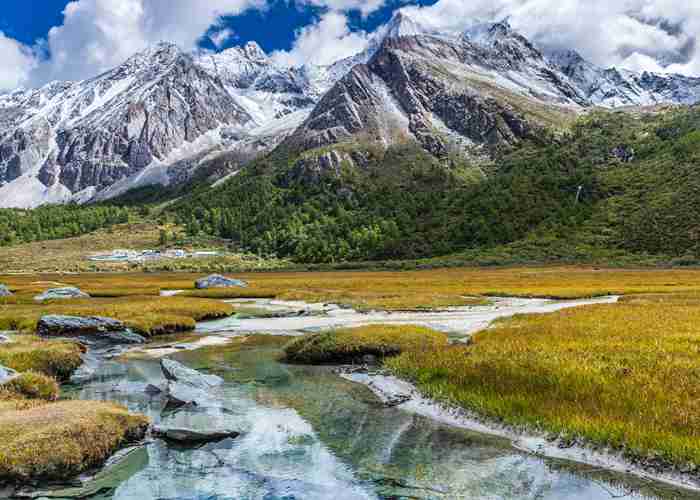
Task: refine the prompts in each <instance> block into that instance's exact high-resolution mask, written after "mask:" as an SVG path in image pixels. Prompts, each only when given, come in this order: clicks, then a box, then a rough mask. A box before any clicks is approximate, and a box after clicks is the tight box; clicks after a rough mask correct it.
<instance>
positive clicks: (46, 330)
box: [37, 315, 146, 344]
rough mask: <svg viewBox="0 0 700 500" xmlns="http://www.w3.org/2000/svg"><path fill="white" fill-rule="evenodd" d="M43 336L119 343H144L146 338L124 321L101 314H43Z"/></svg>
mask: <svg viewBox="0 0 700 500" xmlns="http://www.w3.org/2000/svg"><path fill="white" fill-rule="evenodd" d="M37 334H38V335H41V336H43V337H91V336H94V337H97V339H99V340H103V341H107V342H112V343H117V344H144V343H145V342H146V339H145V338H143V337H142V336H141V335H137V334H135V333H133V332H132V331H131V330H129V329H128V328H127V327H126V325H124V323H122V322H121V321H119V320H116V319H112V318H102V317H99V316H88V317H84V318H83V317H79V316H59V315H47V316H43V317H42V318H41V319H40V320H39V322H38V324H37Z"/></svg>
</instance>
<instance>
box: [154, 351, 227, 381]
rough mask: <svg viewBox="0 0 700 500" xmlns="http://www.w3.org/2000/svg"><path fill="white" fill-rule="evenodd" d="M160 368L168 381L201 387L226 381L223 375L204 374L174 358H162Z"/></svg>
mask: <svg viewBox="0 0 700 500" xmlns="http://www.w3.org/2000/svg"><path fill="white" fill-rule="evenodd" d="M160 369H161V371H162V372H163V375H164V376H165V378H166V379H167V380H168V381H170V382H179V383H182V384H186V385H190V386H193V387H197V388H200V389H209V388H211V387H216V386H218V385H221V384H222V383H223V382H224V381H223V379H222V378H221V377H217V376H216V375H204V374H202V373H199V372H198V371H197V370H193V369H192V368H187V367H186V366H184V365H182V364H180V363H178V362H177V361H173V360H172V359H167V358H163V359H161V360H160Z"/></svg>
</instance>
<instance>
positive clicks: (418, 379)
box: [0, 267, 700, 477]
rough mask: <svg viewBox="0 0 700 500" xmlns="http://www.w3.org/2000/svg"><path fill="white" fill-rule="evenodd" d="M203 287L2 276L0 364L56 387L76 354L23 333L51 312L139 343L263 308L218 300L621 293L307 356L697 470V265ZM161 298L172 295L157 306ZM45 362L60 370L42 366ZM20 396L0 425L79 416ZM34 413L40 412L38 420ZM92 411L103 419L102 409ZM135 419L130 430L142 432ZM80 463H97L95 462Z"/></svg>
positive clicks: (155, 276) (369, 305)
mask: <svg viewBox="0 0 700 500" xmlns="http://www.w3.org/2000/svg"><path fill="white" fill-rule="evenodd" d="M199 277H201V275H200V274H186V273H111V274H108V273H102V274H97V273H95V274H45V275H37V274H22V275H5V276H1V275H0V283H2V284H5V285H7V286H8V288H9V289H10V290H11V291H12V292H13V293H14V295H12V296H11V297H8V298H4V299H0V330H13V331H15V333H14V334H13V338H14V339H15V344H14V345H13V344H12V343H10V344H6V345H4V346H3V345H0V364H2V365H5V366H7V367H9V368H14V369H17V370H19V371H22V372H27V371H32V372H40V373H43V374H44V375H48V376H52V377H56V378H58V379H60V380H65V379H66V373H64V372H63V371H61V372H60V377H59V376H58V375H59V372H57V368H56V367H57V366H63V365H65V364H68V365H71V366H73V367H75V363H74V361H72V359H73V358H74V357H75V353H73V352H72V351H71V347H70V345H68V346H67V345H66V344H65V343H61V342H56V341H46V340H41V339H39V338H37V337H34V336H33V334H34V333H35V330H36V322H37V320H38V319H39V318H40V317H41V316H42V315H44V314H50V313H53V314H69V315H79V316H92V315H98V316H109V317H113V318H117V319H120V320H123V321H125V322H126V323H127V324H128V325H129V326H131V327H132V328H134V329H135V330H136V331H139V332H140V333H142V334H144V335H145V336H149V335H152V334H157V333H171V332H178V331H186V330H190V329H192V328H194V326H195V323H196V322H197V321H200V320H202V319H205V318H216V317H224V316H228V315H230V314H232V313H239V314H242V315H247V316H253V317H264V315H265V314H266V312H265V311H261V310H256V309H255V308H253V307H251V306H250V305H246V304H245V303H241V302H240V301H238V302H236V303H224V302H222V300H225V299H244V298H262V299H277V300H288V301H289V300H293V301H303V302H304V303H321V304H328V303H335V304H340V305H341V306H345V307H352V308H355V309H357V310H359V311H361V312H368V311H389V312H391V311H394V312H398V311H423V312H425V311H438V310H449V309H450V308H454V307H465V306H479V307H481V306H484V305H485V304H488V303H490V302H491V301H492V300H493V297H539V298H550V299H578V298H590V297H604V296H610V295H619V296H623V298H622V299H621V300H620V302H619V303H618V304H595V305H586V306H582V307H578V308H575V309H569V310H565V311H558V312H552V313H548V314H541V315H534V316H515V317H512V318H509V319H502V320H498V321H497V322H496V323H495V325H494V326H493V327H492V328H489V329H487V330H484V331H482V332H481V333H478V334H477V335H475V336H474V337H473V338H472V340H471V342H470V343H469V344H457V345H453V344H450V345H448V344H445V343H444V342H442V341H438V342H433V341H431V342H427V343H426V342H421V341H414V340H412V341H411V342H405V343H401V342H399V344H398V346H397V345H395V344H394V341H393V340H392V338H393V337H392V336H393V335H398V336H399V337H400V336H401V331H403V330H402V329H405V331H406V332H407V335H409V334H410V335H411V337H410V338H412V339H413V338H414V336H415V335H418V336H420V335H422V334H423V332H422V331H418V332H416V331H414V330H415V327H411V326H410V325H403V326H394V327H392V329H391V330H390V331H387V330H386V329H385V330H381V329H380V330H377V336H376V338H374V335H373V330H372V329H371V328H370V329H369V330H368V329H366V328H365V329H363V330H362V331H361V336H360V337H358V338H355V336H354V335H353V333H352V330H350V331H349V333H348V331H345V332H344V333H343V335H344V336H343V337H342V338H339V339H330V340H329V338H327V337H324V338H323V343H322V344H318V345H322V346H323V348H322V350H321V354H320V357H319V356H316V355H314V356H312V357H311V358H309V359H313V360H315V361H318V360H319V359H320V360H323V357H324V356H326V355H327V353H328V352H331V351H327V350H326V349H341V350H343V349H344V350H346V347H344V346H347V345H351V349H350V351H351V352H352V353H354V355H360V356H361V355H362V354H363V351H362V349H363V347H362V346H363V345H364V344H369V345H370V346H371V349H370V350H369V351H368V353H369V354H372V355H376V354H377V353H378V352H377V350H379V354H380V356H379V357H380V361H383V364H384V368H385V369H387V370H389V371H390V372H392V373H393V374H395V375H398V376H400V377H402V378H404V379H408V380H410V381H412V382H414V383H415V384H416V386H417V387H418V388H419V389H420V390H421V391H423V392H424V393H425V394H426V395H428V396H430V397H432V398H434V399H436V400H438V401H441V402H444V403H448V404H450V405H457V406H460V407H462V408H465V409H467V410H469V411H471V412H474V413H475V414H477V415H480V416H482V417H484V418H488V419H492V420H495V421H499V422H502V423H504V424H507V425H510V426H515V427H521V428H527V429H533V430H536V431H540V432H546V433H549V434H551V435H552V436H555V437H556V438H557V439H558V440H559V443H562V446H567V445H572V446H573V445H576V444H581V443H586V444H590V445H593V446H597V447H602V448H606V449H611V450H613V451H614V452H617V453H622V454H624V455H625V457H626V458H627V459H628V460H631V461H637V462H639V463H640V465H641V466H642V467H647V468H652V469H653V468H656V469H663V470H666V471H675V472H678V473H681V472H682V473H684V474H687V475H690V476H693V477H695V476H697V474H698V465H700V444H699V443H700V434H699V433H700V431H699V429H700V425H699V424H700V411H699V410H698V406H697V400H698V398H699V397H700V392H698V387H700V361H699V360H698V359H699V358H698V346H700V329H699V328H698V327H697V325H698V324H700V321H699V320H700V270H656V269H654V270H639V269H605V270H601V269H595V268H586V267H549V268H546V267H543V268H499V269H476V268H455V269H440V270H429V271H406V272H374V271H351V272H326V273H321V272H306V273H304V272H266V273H242V274H236V275H235V277H236V278H241V279H244V280H246V281H247V282H248V283H249V285H250V286H249V287H248V288H235V289H216V290H203V291H202V290H196V289H195V288H194V280H195V279H196V278H199ZM61 285H66V286H77V287H80V288H81V289H82V290H83V291H85V292H87V293H89V294H90V295H91V296H92V298H90V299H81V300H75V301H74V300H71V301H67V302H62V303H57V302H55V301H54V302H49V303H44V304H39V303H37V302H35V301H34V299H33V297H34V296H35V295H37V294H38V293H40V292H42V291H43V290H45V289H47V288H53V287H57V286H61ZM166 291H177V295H176V296H173V297H168V296H162V295H163V293H164V292H166ZM166 295H168V294H167V293H166ZM494 307H498V305H497V304H496V305H495V306H494ZM320 309H323V308H320ZM321 313H322V312H321ZM409 330H410V331H409ZM465 333H467V332H465ZM425 334H426V335H429V336H431V338H433V337H434V335H435V334H434V333H432V332H425ZM9 346H12V347H9ZM377 346H379V347H377ZM314 348H316V347H314ZM212 349H216V347H212ZM343 352H345V351H343ZM52 353H53V354H52ZM383 354H385V355H386V356H384V355H383ZM54 357H55V359H57V360H58V359H60V360H62V361H61V363H60V364H59V363H54V362H52V359H53V358H54ZM384 358H385V359H384ZM47 359H48V361H47ZM330 359H335V358H333V357H332V356H331V358H330ZM73 369H74V368H73ZM25 389H26V388H25ZM47 399H48V400H52V399H54V398H52V397H49V398H47ZM29 400H31V391H29V395H27V394H17V395H15V396H12V394H11V391H10V394H8V392H7V391H5V392H3V393H0V411H1V412H3V413H4V417H3V418H11V420H12V422H14V423H13V425H21V422H22V418H23V415H24V417H26V418H30V419H33V420H32V421H34V420H36V421H44V420H41V418H44V419H46V417H45V415H51V414H52V413H51V411H53V409H55V411H59V413H60V412H66V413H70V412H72V411H74V410H73V409H70V408H66V409H62V408H61V407H54V406H51V405H53V404H54V403H52V402H50V401H49V402H44V403H41V404H34V403H30V402H28V401H29ZM3 401H4V402H3ZM46 405H48V406H46ZM39 407H41V408H45V410H43V413H41V412H39V410H37V408H39ZM79 410H80V411H84V408H80V409H79ZM75 411H78V409H77V408H76V410H75ZM109 411H121V410H119V409H110V410H109ZM25 412H27V413H25ZM31 412H34V413H31ZM30 413H31V414H30ZM98 413H99V412H98ZM99 416H100V418H104V413H101V414H100V415H99ZM37 419H38V420H37ZM142 422H143V421H141V420H138V421H135V422H134V424H135V425H136V427H138V426H141V425H143V423H142ZM61 432H63V431H61ZM115 433H116V434H115V436H117V437H116V438H115V441H114V443H112V444H115V443H116V444H118V442H119V441H120V440H121V439H122V438H121V437H118V436H123V435H124V433H127V430H123V429H120V430H119V431H118V432H117V431H115ZM13 453H14V452H13V451H12V449H9V448H6V449H1V448H0V465H2V464H3V463H5V464H11V466H10V465H7V466H6V467H7V468H8V470H14V471H16V470H19V469H17V467H18V466H17V464H16V456H14V455H13ZM86 453H88V452H87V451H86ZM88 455H89V454H88ZM89 457H90V460H91V461H92V462H91V463H94V462H95V461H98V460H99V459H101V458H104V457H95V456H94V455H89ZM3 460H4V462H3ZM71 460H76V458H75V457H71ZM37 467H38V468H40V465H37ZM20 469H21V468H20ZM1 470H3V469H1V468H0V471H1ZM71 470H81V469H80V468H78V469H71ZM15 477H16V476H15Z"/></svg>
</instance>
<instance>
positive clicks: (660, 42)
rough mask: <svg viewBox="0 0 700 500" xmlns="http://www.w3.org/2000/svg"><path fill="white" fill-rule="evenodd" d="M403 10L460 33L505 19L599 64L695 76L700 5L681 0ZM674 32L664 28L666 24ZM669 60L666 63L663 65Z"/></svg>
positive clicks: (446, 0)
mask: <svg viewBox="0 0 700 500" xmlns="http://www.w3.org/2000/svg"><path fill="white" fill-rule="evenodd" d="M405 10H406V12H408V13H409V14H410V15H411V16H413V17H415V18H416V19H417V20H419V21H420V22H422V23H423V24H426V25H429V26H432V27H434V28H440V29H449V30H461V29H465V28H467V27H469V26H471V25H472V24H474V22H475V20H481V21H493V20H500V19H503V18H505V17H509V20H510V22H511V24H512V25H513V26H514V27H515V28H516V29H517V30H519V31H520V32H522V33H523V34H525V35H526V36H528V37H529V38H531V39H533V40H535V41H537V42H539V43H541V44H544V45H551V46H558V47H565V48H572V49H576V50H578V51H579V52H581V54H582V55H583V56H584V57H586V58H588V59H590V60H591V61H593V62H595V63H597V64H600V65H603V66H611V65H617V66H621V67H631V68H633V69H637V70H658V69H659V64H658V63H657V61H658V60H659V59H662V60H667V61H668V60H669V59H678V62H676V63H674V64H672V65H671V66H669V67H668V68H666V69H667V70H668V71H677V72H682V73H687V74H700V54H698V53H696V52H695V51H694V50H692V49H693V48H694V37H695V36H696V33H700V2H695V1H685V0H587V1H585V2H583V1H581V0H471V1H470V2H465V1H463V0H440V1H438V2H437V3H436V4H434V5H432V6H430V7H422V8H421V7H406V8H405ZM669 25H670V26H672V27H674V28H677V29H673V30H670V29H668V26H669ZM669 62H671V61H669Z"/></svg>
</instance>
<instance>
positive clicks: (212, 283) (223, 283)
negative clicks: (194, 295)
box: [195, 274, 248, 290]
mask: <svg viewBox="0 0 700 500" xmlns="http://www.w3.org/2000/svg"><path fill="white" fill-rule="evenodd" d="M195 287H196V288H197V289H198V290H205V289H208V288H247V287H248V283H246V282H245V281H241V280H236V279H231V278H227V277H225V276H221V275H220V274H212V275H211V276H207V277H206V278H202V279H198V280H197V281H195Z"/></svg>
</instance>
